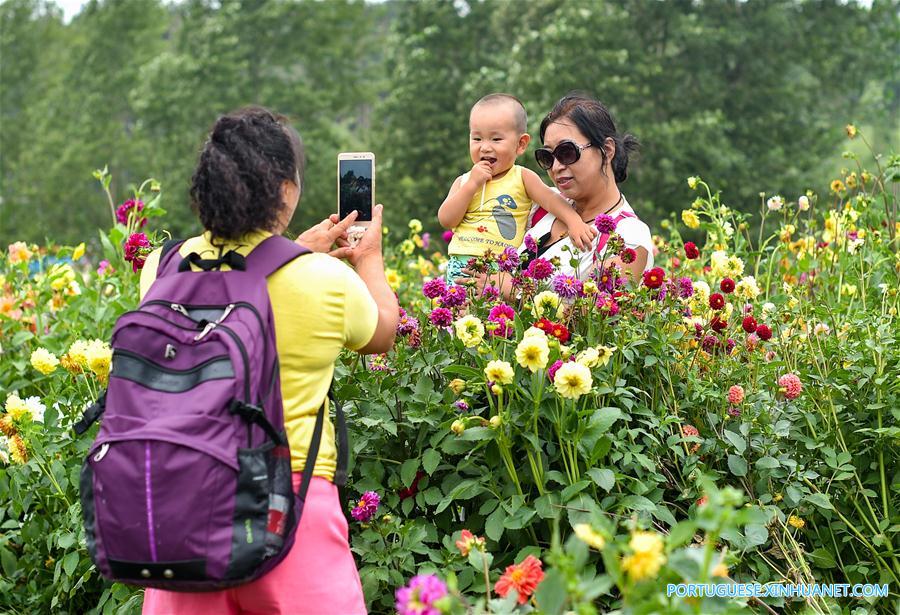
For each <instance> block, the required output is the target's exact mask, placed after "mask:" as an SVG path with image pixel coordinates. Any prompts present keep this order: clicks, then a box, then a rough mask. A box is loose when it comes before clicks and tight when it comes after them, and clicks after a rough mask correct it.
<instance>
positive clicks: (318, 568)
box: [143, 473, 366, 615]
mask: <svg viewBox="0 0 900 615" xmlns="http://www.w3.org/2000/svg"><path fill="white" fill-rule="evenodd" d="M299 484H300V473H295V474H294V488H295V489H296V488H297V487H298V486H299ZM143 612H144V614H145V615H146V614H151V615H163V614H165V615H170V614H171V615H175V614H181V613H184V614H186V615H201V614H203V615H207V614H209V615H218V614H219V613H227V614H237V613H241V614H248V615H249V614H251V613H253V614H256V613H258V614H260V615H262V614H266V615H269V614H280V613H284V614H288V613H290V614H291V615H294V614H298V615H299V614H308V615H319V614H320V613H329V614H333V615H357V614H358V613H365V612H366V603H365V600H364V599H363V592H362V585H361V584H360V582H359V572H357V570H356V563H355V562H354V561H353V555H352V554H351V553H350V543H349V541H348V527H347V520H346V518H345V517H344V515H343V512H342V511H341V506H340V502H339V498H338V490H337V487H335V486H334V484H332V483H331V482H330V481H328V480H325V479H324V478H318V477H313V479H312V481H311V482H310V484H309V492H308V493H307V496H306V504H305V506H304V509H303V516H302V517H301V518H300V527H298V528H297V540H296V542H295V543H294V546H293V548H291V551H290V553H288V554H287V557H285V558H284V560H282V562H281V563H280V564H278V566H276V567H275V568H273V569H272V571H271V572H269V573H268V574H267V575H265V576H264V577H262V578H260V579H257V580H256V581H253V582H252V583H247V584H246V585H241V586H239V587H235V588H232V589H226V590H222V591H216V592H203V593H183V592H170V591H164V590H161V589H148V590H147V591H146V592H145V593H144V611H143Z"/></svg>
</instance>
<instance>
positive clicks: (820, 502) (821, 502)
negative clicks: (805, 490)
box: [805, 493, 834, 510]
mask: <svg viewBox="0 0 900 615" xmlns="http://www.w3.org/2000/svg"><path fill="white" fill-rule="evenodd" d="M805 499H806V501H807V502H811V503H813V504H815V505H816V506H818V507H819V508H824V509H825V510H834V506H832V505H831V500H830V499H829V498H828V496H827V495H825V494H824V493H810V494H809V495H808V496H806V498H805Z"/></svg>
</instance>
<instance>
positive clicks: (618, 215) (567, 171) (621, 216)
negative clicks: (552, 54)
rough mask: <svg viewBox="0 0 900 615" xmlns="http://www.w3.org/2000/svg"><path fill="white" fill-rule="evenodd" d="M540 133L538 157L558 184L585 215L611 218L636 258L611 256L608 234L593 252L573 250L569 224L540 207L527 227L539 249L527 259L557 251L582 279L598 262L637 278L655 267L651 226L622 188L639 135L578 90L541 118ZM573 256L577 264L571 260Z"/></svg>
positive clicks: (586, 217)
mask: <svg viewBox="0 0 900 615" xmlns="http://www.w3.org/2000/svg"><path fill="white" fill-rule="evenodd" d="M540 137H541V143H542V144H543V147H541V148H539V149H538V150H536V151H535V153H534V156H535V159H536V160H537V163H538V164H539V165H540V166H541V168H543V169H545V170H546V171H547V172H548V174H549V175H550V179H552V180H553V183H554V184H555V185H556V188H557V189H558V190H559V191H560V193H561V194H562V195H563V196H564V197H566V198H567V199H569V200H570V201H572V203H573V204H574V206H575V211H577V212H578V214H579V215H580V216H581V218H582V219H583V220H590V221H593V220H595V219H596V218H597V216H600V215H601V214H605V215H607V216H609V217H610V218H612V221H611V222H612V224H614V225H615V232H616V233H617V234H618V235H620V236H621V237H622V239H623V240H624V242H625V245H626V246H627V247H629V248H632V249H634V250H635V252H636V258H635V259H634V261H633V262H631V263H628V264H625V263H622V262H621V260H619V259H618V257H615V258H607V257H606V254H605V253H606V241H607V239H608V238H609V234H608V233H601V235H600V236H599V237H597V238H596V239H594V250H592V251H591V252H586V253H585V252H578V251H575V250H573V247H572V244H571V242H570V241H569V240H568V233H567V229H566V226H565V224H563V222H562V221H561V220H558V219H556V218H555V217H554V216H553V215H552V214H549V213H546V214H545V213H543V211H539V212H538V214H536V215H535V216H534V218H533V219H532V227H531V229H530V230H529V232H528V235H530V236H531V239H533V240H534V242H535V244H536V246H537V253H534V252H528V251H525V252H523V253H522V256H523V260H526V261H528V260H530V259H532V258H536V257H538V256H540V257H541V258H545V259H548V260H549V259H551V258H553V257H554V256H556V257H559V259H560V263H561V264H560V268H561V269H562V271H563V272H564V273H568V274H570V275H575V276H577V277H579V278H582V279H584V278H586V277H587V276H588V275H589V274H590V272H591V270H592V269H593V268H594V267H595V266H596V264H598V263H604V264H606V265H608V264H610V263H611V262H615V263H616V264H617V265H618V266H619V267H621V268H622V269H623V270H624V271H625V272H626V273H630V274H631V277H633V278H635V279H639V278H640V275H641V273H643V271H644V270H645V269H649V268H651V267H652V266H653V240H652V238H651V236H650V228H649V227H648V226H647V225H646V224H644V222H642V221H641V220H640V218H638V216H637V214H636V213H635V211H634V210H633V209H632V208H631V205H629V204H628V201H627V200H626V199H625V195H624V194H623V193H622V191H621V190H620V188H619V185H620V184H621V183H623V182H624V181H625V179H626V178H627V176H628V156H629V154H631V152H633V151H634V150H635V149H637V146H638V143H637V140H636V139H635V138H634V137H633V136H632V135H628V134H626V135H621V134H619V133H618V131H617V130H616V126H615V123H614V122H613V119H612V116H611V115H610V113H609V110H608V109H607V108H606V107H605V106H604V105H603V104H602V103H601V102H599V101H598V100H595V99H593V98H590V97H588V96H583V95H578V94H569V95H567V96H565V97H563V98H562V99H560V101H559V102H557V103H556V105H555V106H554V107H553V109H552V110H551V111H550V113H548V114H547V116H546V117H545V118H544V120H543V121H542V122H541V128H540ZM607 223H609V221H607ZM601 230H602V229H601ZM528 244H529V245H530V244H531V241H529V242H528ZM573 256H574V257H575V258H576V259H577V266H575V265H571V264H570V261H571V260H572V258H573ZM526 266H527V262H526Z"/></svg>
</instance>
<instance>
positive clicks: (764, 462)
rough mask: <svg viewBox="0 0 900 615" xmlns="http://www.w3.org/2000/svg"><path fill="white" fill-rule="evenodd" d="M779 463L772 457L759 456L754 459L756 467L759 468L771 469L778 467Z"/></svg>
mask: <svg viewBox="0 0 900 615" xmlns="http://www.w3.org/2000/svg"><path fill="white" fill-rule="evenodd" d="M780 465H781V464H780V463H778V460H777V459H775V458H774V457H760V458H759V459H757V460H756V467H757V468H758V469H760V470H771V469H773V468H777V467H779V466H780Z"/></svg>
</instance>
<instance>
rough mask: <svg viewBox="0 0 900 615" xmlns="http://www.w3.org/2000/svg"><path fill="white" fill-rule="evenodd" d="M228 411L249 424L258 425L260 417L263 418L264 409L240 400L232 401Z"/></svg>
mask: <svg viewBox="0 0 900 615" xmlns="http://www.w3.org/2000/svg"><path fill="white" fill-rule="evenodd" d="M228 411H229V412H231V413H232V414H236V415H238V416H239V417H241V418H242V419H244V420H245V421H247V422H248V423H257V422H259V419H260V417H262V416H263V410H262V408H260V407H259V406H254V405H253V404H248V403H246V402H242V401H240V400H239V399H234V400H232V402H231V405H230V406H229V407H228Z"/></svg>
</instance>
